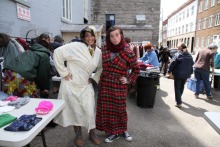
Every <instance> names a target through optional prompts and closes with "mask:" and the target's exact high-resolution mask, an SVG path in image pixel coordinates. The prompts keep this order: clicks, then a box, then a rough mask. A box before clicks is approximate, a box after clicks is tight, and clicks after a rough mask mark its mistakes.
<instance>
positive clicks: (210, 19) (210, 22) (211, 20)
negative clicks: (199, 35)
mask: <svg viewBox="0 0 220 147" xmlns="http://www.w3.org/2000/svg"><path fill="white" fill-rule="evenodd" d="M212 22H213V15H211V16H209V28H211V27H212Z"/></svg>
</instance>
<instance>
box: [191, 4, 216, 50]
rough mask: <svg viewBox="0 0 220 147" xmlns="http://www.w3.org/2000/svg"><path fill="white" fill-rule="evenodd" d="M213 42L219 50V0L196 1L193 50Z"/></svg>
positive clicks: (205, 46)
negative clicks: (196, 10)
mask: <svg viewBox="0 0 220 147" xmlns="http://www.w3.org/2000/svg"><path fill="white" fill-rule="evenodd" d="M212 42H215V43H216V44H217V45H218V47H219V48H220V0H198V12H197V27H196V40H195V48H196V50H197V51H198V50H199V49H202V48H207V47H208V46H209V44H210V43H212Z"/></svg>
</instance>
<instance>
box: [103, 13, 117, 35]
mask: <svg viewBox="0 0 220 147" xmlns="http://www.w3.org/2000/svg"><path fill="white" fill-rule="evenodd" d="M105 18H106V31H107V30H108V29H109V28H110V27H112V26H114V25H115V14H106V16H105Z"/></svg>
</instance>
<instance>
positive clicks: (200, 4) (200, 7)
mask: <svg viewBox="0 0 220 147" xmlns="http://www.w3.org/2000/svg"><path fill="white" fill-rule="evenodd" d="M202 5H203V1H201V2H200V3H199V12H202Z"/></svg>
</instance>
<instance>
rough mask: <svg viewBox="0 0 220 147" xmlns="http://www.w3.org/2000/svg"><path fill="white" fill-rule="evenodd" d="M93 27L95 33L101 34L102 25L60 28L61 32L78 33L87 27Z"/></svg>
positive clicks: (64, 26) (67, 25) (65, 26)
mask: <svg viewBox="0 0 220 147" xmlns="http://www.w3.org/2000/svg"><path fill="white" fill-rule="evenodd" d="M90 25H91V26H95V28H96V31H97V32H102V28H103V25H92V24H81V25H70V24H64V25H63V26H62V27H61V32H80V31H81V30H82V29H84V28H85V27H87V26H90Z"/></svg>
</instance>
